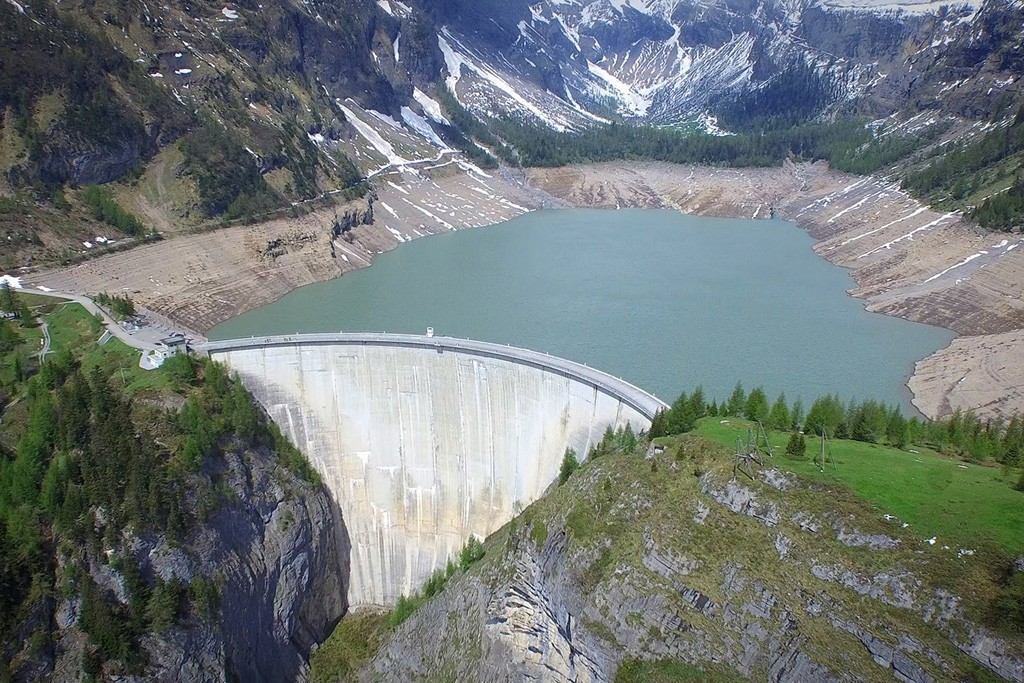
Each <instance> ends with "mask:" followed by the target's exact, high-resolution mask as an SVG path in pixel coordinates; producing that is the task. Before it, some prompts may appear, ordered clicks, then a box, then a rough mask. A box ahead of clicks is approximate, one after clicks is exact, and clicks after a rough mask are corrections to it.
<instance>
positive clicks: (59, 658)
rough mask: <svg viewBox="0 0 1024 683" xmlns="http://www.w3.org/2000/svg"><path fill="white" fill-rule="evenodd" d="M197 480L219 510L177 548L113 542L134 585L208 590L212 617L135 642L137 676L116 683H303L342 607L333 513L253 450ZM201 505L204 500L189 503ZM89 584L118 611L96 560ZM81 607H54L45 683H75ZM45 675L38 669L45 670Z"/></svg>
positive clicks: (341, 535)
mask: <svg viewBox="0 0 1024 683" xmlns="http://www.w3.org/2000/svg"><path fill="white" fill-rule="evenodd" d="M202 476H208V477H210V479H211V480H212V481H215V482H217V486H218V487H219V490H220V491H222V492H223V495H224V497H225V499H227V500H230V501H231V502H230V503H228V504H226V505H222V506H221V508H220V509H219V510H218V511H216V512H213V513H211V514H210V516H209V519H208V520H207V522H206V523H205V524H203V525H202V526H200V527H199V528H198V529H196V530H195V531H194V532H193V533H192V534H191V535H190V536H189V537H188V538H186V539H184V540H183V542H182V543H181V544H180V545H172V544H169V543H168V542H167V540H166V538H165V537H163V536H152V535H146V536H141V537H131V538H128V539H125V542H124V550H125V551H127V552H128V553H130V554H131V556H132V557H134V558H135V559H136V560H137V561H138V563H139V566H140V569H141V571H142V572H143V574H144V575H146V576H149V577H160V578H161V579H163V580H165V581H169V580H171V579H178V580H180V581H182V582H183V583H184V584H186V585H187V584H189V583H190V582H192V581H194V580H196V579H198V578H203V579H206V580H207V581H209V582H211V583H212V584H213V585H216V586H218V587H219V589H218V593H219V600H218V604H219V608H218V609H216V610H215V611H214V613H213V614H211V615H210V616H209V618H206V619H201V618H190V619H188V620H187V621H185V622H184V623H178V624H176V625H175V626H173V627H172V628H170V629H168V630H167V631H165V632H163V633H159V634H150V635H147V636H145V637H144V638H143V639H142V641H141V646H142V648H143V649H144V650H145V652H146V659H147V660H148V664H147V666H146V669H145V671H144V672H143V673H142V674H140V675H137V676H133V677H128V678H126V679H124V680H138V681H146V680H159V681H196V680H204V681H230V680H242V681H268V682H269V681H284V680H304V679H305V677H306V675H307V672H308V653H309V650H310V648H311V647H312V646H313V645H314V644H316V643H319V642H321V641H322V640H323V639H324V638H325V637H326V636H327V634H329V633H330V630H331V629H332V628H333V626H334V624H335V623H336V622H337V620H338V619H340V618H341V615H342V614H344V612H345V609H346V607H347V602H346V589H347V574H348V547H347V543H348V539H347V535H346V533H345V530H344V528H345V527H344V522H343V520H342V519H341V515H340V512H339V511H338V510H337V509H336V508H335V507H334V505H333V504H332V502H331V500H330V498H329V496H328V495H327V492H326V491H325V490H324V489H323V488H321V487H312V486H311V485H309V484H307V483H305V482H302V481H300V480H298V479H297V478H296V477H294V475H291V474H290V473H288V472H287V471H286V470H284V469H283V468H282V467H281V466H280V465H279V464H277V463H276V462H274V455H273V454H272V453H270V452H267V451H265V450H262V449H261V450H257V451H241V450H239V451H237V452H227V453H226V454H225V456H224V458H223V461H222V462H221V463H219V465H218V466H216V467H213V466H209V465H208V467H207V470H206V471H204V472H203V473H202ZM191 502H192V503H193V504H195V505H200V506H209V505H210V503H211V501H208V500H207V501H201V500H193V501H191ZM89 571H90V574H91V575H92V578H93V580H94V581H95V583H96V584H97V585H98V586H100V587H101V589H103V590H105V591H108V592H109V593H111V594H113V595H114V596H116V598H117V599H118V600H119V601H121V602H125V601H126V600H127V599H128V595H127V592H126V588H125V585H124V579H123V578H122V577H121V575H119V574H118V573H116V572H112V571H111V570H110V568H109V566H107V565H106V564H104V563H102V562H100V561H98V559H97V558H91V559H90V568H89ZM81 611H82V605H81V599H80V598H78V597H77V596H75V597H74V598H69V599H63V600H61V601H60V602H59V604H58V605H57V607H56V624H57V627H58V629H59V630H58V635H57V637H56V643H57V647H56V652H55V653H54V659H53V662H52V667H53V672H54V674H53V675H54V679H55V680H78V679H80V678H81V675H82V661H83V658H82V653H83V651H84V647H85V639H86V636H85V634H84V633H82V631H81V628H80V622H79V620H80V618H81ZM46 668H48V667H46Z"/></svg>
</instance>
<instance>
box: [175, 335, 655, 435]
mask: <svg viewBox="0 0 1024 683" xmlns="http://www.w3.org/2000/svg"><path fill="white" fill-rule="evenodd" d="M297 345H307V346H308V345H331V346H337V345H372V346H401V347H406V348H423V349H432V350H436V351H437V352H438V353H442V352H444V351H446V350H450V351H455V352H458V353H467V354H473V355H478V356H487V357H490V358H498V359H501V360H508V361H511V362H513V363H519V364H522V365H529V366H532V367H536V368H540V369H542V370H546V371H548V372H553V373H555V374H559V375H562V376H565V377H570V378H572V379H573V380H575V381H577V382H582V383H584V384H587V385H590V386H592V387H594V388H595V389H597V390H599V391H602V392H604V393H606V394H609V395H611V396H613V397H615V398H617V399H619V400H620V401H622V402H623V403H625V404H627V405H629V406H630V407H632V408H633V409H635V410H636V411H638V412H639V413H641V414H642V415H644V416H645V417H647V419H653V418H654V415H655V414H656V413H657V412H658V411H659V410H662V409H664V408H667V407H668V405H667V404H665V402H663V401H662V400H660V399H658V398H657V397H655V396H652V395H651V394H649V393H647V392H646V391H644V390H643V389H640V388H638V387H635V386H633V385H632V384H630V383H629V382H626V381H625V380H623V379H620V378H618V377H614V376H612V375H609V374H608V373H606V372H601V371H600V370H596V369H594V368H592V367H589V366H587V365H583V364H581V363H576V362H574V361H571V360H566V359H564V358H558V357H557V356H551V355H548V354H546V353H541V352H538V351H530V350H529V349H521V348H518V347H515V346H504V345H502V344H492V343H490V342H481V341H474V340H472V339H456V338H454V337H427V336H424V335H416V334H385V333H380V334H378V333H363V332H340V333H332V334H293V335H281V336H273V337H248V338H243V339H225V340H223V341H212V342H204V343H199V344H195V345H193V349H194V350H195V351H197V352H199V353H206V354H209V355H211V356H214V355H216V354H217V353H222V352H227V351H238V350H242V349H253V348H262V347H267V346H297Z"/></svg>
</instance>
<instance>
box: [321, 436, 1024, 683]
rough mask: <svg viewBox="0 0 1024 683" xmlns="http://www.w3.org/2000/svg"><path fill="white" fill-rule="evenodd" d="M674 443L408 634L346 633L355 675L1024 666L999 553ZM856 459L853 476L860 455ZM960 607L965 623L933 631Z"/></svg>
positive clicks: (502, 537)
mask: <svg viewBox="0 0 1024 683" xmlns="http://www.w3.org/2000/svg"><path fill="white" fill-rule="evenodd" d="M701 429H707V430H708V432H709V433H714V434H716V435H717V436H718V438H721V439H723V440H724V439H728V438H731V437H734V435H735V432H727V431H726V430H725V429H724V428H721V429H720V428H719V427H718V425H717V423H716V424H714V425H702V427H701ZM660 443H662V445H663V446H665V449H664V451H663V452H661V453H659V454H652V453H650V452H648V450H647V444H645V443H639V444H638V446H637V448H636V449H635V450H633V449H630V448H628V445H627V443H626V441H623V440H621V439H613V440H612V441H610V442H608V443H606V444H605V447H604V448H601V449H600V450H599V451H598V452H596V453H593V454H592V455H591V457H590V458H589V459H588V460H586V461H585V462H583V463H582V465H581V466H580V467H579V468H578V469H577V470H576V471H574V472H573V473H572V474H570V475H569V476H568V478H567V480H566V481H565V483H564V484H562V485H556V486H553V488H552V489H551V490H550V491H549V493H548V494H547V495H546V496H544V497H543V498H542V499H540V500H538V501H537V502H535V503H534V504H533V505H531V506H529V507H528V508H527V509H526V510H525V511H524V512H523V513H522V515H520V516H519V517H518V518H516V519H515V520H513V521H512V522H510V523H509V524H507V525H506V526H505V527H503V528H502V529H501V530H500V531H499V532H497V533H495V534H494V535H493V536H492V537H491V538H489V539H488V540H487V542H486V543H485V551H486V552H485V555H484V558H483V560H482V561H481V562H480V563H479V564H478V565H475V566H474V567H473V568H471V569H470V570H469V571H467V572H465V573H462V574H458V575H456V576H455V577H454V578H453V579H451V580H450V581H449V582H448V584H447V585H446V586H445V587H444V588H443V590H441V591H440V592H439V593H438V594H436V595H435V596H434V597H433V598H431V599H430V600H428V601H427V602H426V603H425V604H423V605H422V606H420V607H419V608H418V609H417V611H416V612H415V613H414V614H413V615H412V616H411V617H409V618H408V619H407V620H406V621H405V622H404V623H403V624H401V625H400V626H398V627H397V628H390V627H387V626H385V625H384V624H385V623H386V619H385V618H383V617H378V621H377V622H376V624H377V627H372V626H371V627H370V628H369V632H370V633H372V636H367V631H366V630H365V629H364V627H365V626H366V624H367V622H365V621H364V622H361V624H356V623H355V622H353V623H352V626H351V628H349V629H345V621H344V620H343V622H342V627H341V629H339V632H337V633H336V634H335V639H332V641H329V645H330V646H331V647H332V648H336V650H335V651H337V649H341V650H345V651H347V652H350V653H351V652H354V653H355V657H354V658H353V659H350V660H348V662H347V666H349V667H350V668H349V669H348V671H349V675H351V671H353V670H354V669H358V670H360V671H361V674H362V676H363V677H365V678H366V679H370V680H373V679H375V678H380V677H383V678H401V679H404V680H436V679H438V678H443V677H444V676H448V677H452V676H454V678H455V679H460V678H466V677H469V678H474V677H476V678H487V677H488V676H489V675H495V672H496V671H501V670H504V667H508V666H514V667H517V669H516V670H518V671H524V670H530V671H543V670H544V669H542V668H531V667H535V666H539V665H538V662H537V660H538V659H543V658H544V657H545V656H546V654H549V653H553V652H565V651H572V652H574V653H576V659H575V661H576V666H578V667H579V666H583V665H584V663H586V662H590V663H594V662H605V664H601V665H600V666H602V667H604V668H603V670H604V671H605V672H608V673H610V672H611V671H612V670H613V669H612V668H611V667H613V666H618V678H617V680H620V681H636V680H650V681H663V680H664V681H667V680H683V681H688V680H715V681H718V680H722V681H732V680H744V679H752V680H764V679H766V678H768V677H769V670H776V669H774V668H773V667H778V666H780V664H779V661H780V660H779V659H777V658H778V657H782V658H783V659H785V660H786V661H787V662H792V661H793V660H792V659H786V658H787V657H792V656H794V655H793V654H792V652H791V651H788V650H786V648H787V647H794V648H796V649H797V651H799V652H800V653H801V655H803V656H806V657H807V658H808V659H809V661H812V662H817V663H820V664H822V665H824V667H825V669H813V667H812V668H808V669H806V670H805V675H806V676H810V677H811V678H805V680H811V679H812V678H813V679H815V680H818V679H820V678H821V677H824V676H825V675H828V674H831V675H842V676H848V677H850V678H851V679H853V680H887V679H889V678H890V677H891V676H892V675H893V673H892V671H888V672H887V671H886V668H893V667H894V666H903V667H904V670H905V671H908V670H910V668H909V667H911V666H913V667H919V668H918V669H915V671H918V670H919V671H922V672H926V674H927V675H931V676H933V677H934V678H935V679H936V680H997V678H996V677H995V676H993V674H992V673H990V672H989V671H986V669H985V667H983V666H982V665H981V664H980V663H979V661H977V660H975V659H974V658H973V657H972V656H969V653H970V652H973V650H972V649H971V648H972V645H971V644H970V643H971V642H972V641H971V639H972V638H975V637H980V634H982V633H984V634H987V635H988V636H990V637H994V638H997V639H999V640H1000V641H1001V644H1000V645H998V646H996V650H998V652H999V655H998V657H997V658H994V659H992V660H986V661H988V663H989V664H990V665H992V666H994V667H998V666H1002V665H1003V664H1002V663H1001V662H1004V660H1002V659H1000V658H1002V657H1004V656H1015V657H1019V656H1020V655H1021V654H1022V653H1024V642H1022V640H1021V636H1020V633H1021V631H1020V629H1021V628H1022V627H1024V622H1019V621H1016V620H1015V619H1016V617H1010V618H1007V616H1008V615H1009V614H1011V613H1013V610H1012V609H1007V607H1008V606H1009V605H1013V604H1017V602H1018V601H1019V597H1018V595H1017V593H1016V592H1015V590H1016V589H1015V588H1014V587H1013V585H1012V581H1011V582H1010V583H1007V576H1008V574H1009V572H1008V567H1009V566H1010V563H1011V562H1010V560H1011V556H1010V555H1009V554H1008V553H1006V552H1005V551H1004V550H1003V549H1001V548H999V547H998V546H996V545H995V544H984V543H974V544H972V545H971V547H972V548H974V549H976V552H975V553H974V554H963V555H961V554H958V553H957V552H950V551H947V550H945V549H944V548H943V547H942V545H941V543H937V544H935V545H932V544H929V543H928V542H927V540H925V539H922V538H921V536H920V530H919V529H917V528H916V525H911V526H910V527H906V528H904V527H903V526H902V525H901V524H898V523H892V522H890V521H887V520H885V519H884V518H883V516H882V513H881V511H880V510H879V509H877V508H876V507H875V506H874V505H872V504H871V503H869V502H866V501H865V500H864V499H862V498H861V497H860V496H858V495H857V494H856V493H855V492H854V489H853V488H851V487H849V486H847V485H845V484H844V483H843V482H841V481H839V480H838V479H830V480H825V479H822V477H820V476H818V475H815V474H813V473H810V472H806V473H803V474H799V475H794V474H788V473H786V472H785V471H784V470H785V469H786V468H785V463H784V462H783V461H782V459H781V457H780V458H776V460H775V462H773V463H772V466H771V468H770V469H768V470H765V471H759V472H757V473H755V476H754V478H753V479H748V478H745V477H742V475H741V478H740V479H738V480H733V481H730V480H731V479H732V460H733V459H732V449H731V448H729V447H726V446H724V445H723V444H721V443H718V442H717V441H715V440H712V439H709V438H706V437H703V436H697V435H693V434H687V435H683V436H676V437H670V438H667V439H665V440H663V441H661V442H660ZM841 450H842V452H841V453H839V454H838V455H837V461H840V463H841V464H840V467H842V463H843V462H845V461H846V459H847V458H848V457H852V455H851V454H852V453H854V451H847V450H844V449H841ZM928 457H932V458H935V457H936V456H928ZM800 468H803V469H804V470H807V469H808V468H807V467H805V466H804V464H800V465H799V466H797V467H796V468H794V469H800ZM954 468H955V465H954ZM912 488H914V487H913V486H912V485H911V484H907V489H908V490H909V489H912ZM978 526H980V524H979V525H978ZM510 595H512V596H515V597H516V599H515V600H514V601H509V602H508V603H506V600H507V599H508V597H507V596H510ZM949 595H955V596H957V598H956V602H955V605H956V606H955V607H954V608H953V612H951V613H950V614H949V616H947V617H942V618H938V619H937V618H936V617H935V616H934V614H935V613H934V612H933V611H932V610H933V609H934V605H936V604H938V603H937V602H936V601H941V600H944V598H943V597H942V596H949ZM521 603H526V604H525V605H524V604H521ZM930 606H931V607H930ZM567 613H568V617H566V614H567ZM566 618H568V619H569V620H570V623H571V629H566V628H565V625H564V623H563V622H564V620H565V619H566ZM506 623H514V624H515V626H514V629H512V630H511V631H507V630H506V629H503V627H502V625H503V624H506ZM968 634H972V635H968ZM533 637H536V638H537V639H538V640H536V641H533V640H531V638H533ZM346 638H348V641H347V642H346ZM506 638H509V639H512V638H514V639H515V640H514V642H515V646H512V642H513V640H507V639H506ZM545 639H547V640H545ZM542 641H543V644H542ZM378 642H379V643H380V645H379V646H378V645H377V643H378ZM531 643H535V647H536V648H537V649H536V650H530V649H529V646H530V644H531ZM507 648H511V649H507ZM357 650H358V651H357ZM372 650H376V652H373V653H371V651H372ZM894 651H895V652H896V653H898V655H893V652H894ZM787 652H790V654H786V653H787ZM882 652H887V653H888V655H885V654H882V655H881V656H879V657H875V656H873V653H882ZM495 653H500V654H498V655H496V654H495ZM531 653H532V654H531ZM318 656H319V655H318ZM978 656H979V657H980V656H981V655H978ZM509 657H511V658H512V659H511V660H509V659H508V658H509ZM887 657H888V658H887ZM901 657H905V658H906V659H900V658H901ZM986 657H987V655H986ZM365 659H368V660H369V661H363V660H365ZM897 659H899V661H900V662H901V663H899V664H893V662H895V661H896V660H897ZM327 660H328V658H327V657H326V656H325V657H324V658H323V659H321V660H320V661H319V662H318V661H316V660H314V674H315V677H316V678H317V679H318V680H332V679H334V677H333V675H332V673H331V672H330V671H329V670H324V669H323V668H320V666H321V665H323V664H325V663H326V662H327ZM544 661H546V662H547V665H551V666H556V667H557V666H561V665H560V664H559V660H558V657H557V656H556V655H554V654H552V655H551V657H550V659H547V660H544ZM609 661H610V662H613V663H611V664H609V663H608V662H609ZM361 662H362V663H361ZM993 662H995V663H994V664H993ZM591 665H594V664H588V665H587V666H591ZM807 666H809V667H810V666H811V665H810V664H808V665H807ZM523 667H526V668H525V669H524V668H523ZM880 667H881V668H880ZM343 679H344V677H343Z"/></svg>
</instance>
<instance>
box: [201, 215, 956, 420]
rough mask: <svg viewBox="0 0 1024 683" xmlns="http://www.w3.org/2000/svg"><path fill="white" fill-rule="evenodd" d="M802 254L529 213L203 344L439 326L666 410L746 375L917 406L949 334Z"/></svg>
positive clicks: (294, 301)
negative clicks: (857, 293) (634, 390)
mask: <svg viewBox="0 0 1024 683" xmlns="http://www.w3.org/2000/svg"><path fill="white" fill-rule="evenodd" d="M811 245H812V240H811V238H810V237H809V236H808V235H807V234H806V233H805V232H804V231H802V230H800V229H799V228H797V227H795V226H794V225H792V224H790V223H786V222H782V221H767V220H761V221H748V220H731V219H716V218H702V217H695V216H686V215H683V214H680V213H677V212H674V211H668V210H657V211H651V210H639V209H630V210H622V211H602V210H593V209H574V210H566V211H538V212H534V213H530V214H527V215H525V216H521V217H519V218H516V219H514V220H512V221H509V222H507V223H503V224H500V225H495V226H491V227H487V228H480V229H476V230H466V231H462V232H457V233H448V234H443V235H437V236H434V237H430V238H429V239H420V240H416V241H414V242H410V243H408V244H403V245H401V246H400V247H399V248H398V249H396V250H394V251H392V252H390V253H387V254H382V255H380V256H378V257H377V261H376V263H375V264H374V265H373V266H372V267H371V268H368V269H364V270H360V271H357V272H354V273H350V274H348V275H345V276H343V277H340V278H338V279H336V280H332V281H330V282H323V283H319V284H315V285H310V286H308V287H303V288H301V289H298V290H296V291H294V292H292V293H290V294H288V295H287V296H285V297H284V298H282V299H280V300H279V301H277V302H275V303H272V304H270V305H267V306H264V307H262V308H259V309H256V310H254V311H250V312H249V313H246V314H244V315H241V316H238V317H237V318H233V319H231V320H228V321H227V322H225V323H223V324H221V325H218V326H217V327H216V328H214V329H213V330H212V332H211V333H210V336H211V338H213V339H227V338H231V337H242V336H245V337H247V336H250V335H264V334H287V333H294V332H329V331H341V330H344V331H347V332H356V331H376V332H380V331H387V332H412V333H422V332H424V331H425V330H426V328H427V327H428V326H432V327H433V328H434V329H435V331H436V333H437V334H444V335H450V336H456V337H469V338H473V339H480V340H485V341H493V342H499V343H508V344H512V345H515V346H523V347H526V348H530V349H534V350H538V351H546V352H548V353H551V354H554V355H558V356H562V357H565V358H571V359H573V360H577V361H580V362H583V363H587V364H588V365H592V366H594V367H597V368H600V369H602V370H605V371H606V372H610V373H612V374H614V375H618V376H621V377H623V378H624V379H627V380H629V381H630V382H633V383H634V384H636V385H638V386H640V387H643V388H645V389H647V390H648V391H651V392H652V393H654V394H656V395H658V396H660V397H661V398H663V399H665V400H667V401H669V402H671V400H672V399H673V398H674V397H675V396H676V395H678V393H679V392H680V391H682V390H686V391H690V390H692V388H693V387H695V386H696V385H698V384H701V385H703V386H704V389H705V392H706V393H707V394H708V396H709V397H717V398H723V397H726V396H728V394H729V393H730V392H731V391H732V388H733V386H734V385H735V383H736V381H737V380H742V381H743V383H744V386H745V387H746V388H747V389H748V390H749V389H750V388H752V387H754V386H757V385H762V386H763V387H764V388H765V390H766V391H767V392H768V393H769V395H770V398H774V396H775V395H777V394H778V393H779V392H780V391H785V393H786V396H787V398H788V399H789V400H790V401H792V400H793V399H795V398H796V397H798V396H799V397H801V398H803V399H804V402H805V406H809V403H810V401H811V400H813V399H814V398H815V397H817V396H819V395H822V394H825V393H833V392H834V393H839V394H840V395H841V396H842V397H843V398H844V399H848V398H877V399H881V400H884V401H886V402H889V403H893V402H899V403H900V404H901V405H903V406H904V408H905V410H906V411H907V412H908V413H911V411H912V410H913V408H912V406H911V405H910V402H909V399H910V395H909V392H908V391H907V390H906V388H905V386H904V382H905V381H906V379H907V377H908V376H909V374H910V372H911V371H912V369H913V364H914V362H915V361H916V360H918V359H920V358H923V357H925V356H927V355H928V354H930V353H932V352H933V351H935V350H937V349H939V348H941V347H943V346H945V345H946V344H947V343H948V342H949V340H950V339H952V337H953V334H952V333H951V332H949V331H948V330H944V329H940V328H936V327H930V326H928V325H920V324H917V323H912V322H908V321H905V320H900V319H897V318H890V317H887V316H883V315H879V314H875V313H868V312H867V311H865V310H864V305H863V303H862V302H861V301H860V300H857V299H853V298H852V297H850V296H848V295H847V294H846V290H847V289H849V288H851V287H853V285H854V283H853V279H852V278H851V277H850V275H849V274H848V273H847V272H846V271H845V270H844V269H842V268H838V267H836V266H833V265H831V264H830V263H828V262H826V261H825V260H824V259H822V258H820V257H818V256H817V255H815V254H814V253H813V252H812V251H811Z"/></svg>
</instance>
